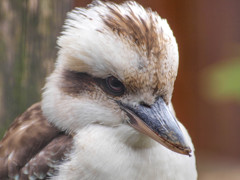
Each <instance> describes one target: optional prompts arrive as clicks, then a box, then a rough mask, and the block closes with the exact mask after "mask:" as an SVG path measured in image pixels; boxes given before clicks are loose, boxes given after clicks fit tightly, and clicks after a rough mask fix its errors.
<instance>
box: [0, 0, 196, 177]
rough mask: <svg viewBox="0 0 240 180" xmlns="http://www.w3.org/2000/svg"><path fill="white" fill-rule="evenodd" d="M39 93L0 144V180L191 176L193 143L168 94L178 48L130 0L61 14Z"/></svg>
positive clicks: (164, 26)
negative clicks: (53, 58)
mask: <svg viewBox="0 0 240 180" xmlns="http://www.w3.org/2000/svg"><path fill="white" fill-rule="evenodd" d="M57 44H58V46H59V51H58V57H57V62H56V66H55V70H54V71H53V73H52V74H51V75H50V76H49V77H48V78H47V82H46V85H45V87H44V90H43V94H42V101H41V102H39V103H37V104H34V105H33V106H31V107H30V108H29V109H28V110H27V111H26V112H24V113H23V114H22V115H21V116H19V117H18V118H17V119H16V120H15V121H14V122H13V124H12V125H11V127H10V128H9V130H8V131H7V133H6V134H5V136H4V138H3V139H2V141H1V142H0V179H1V180H5V179H16V180H18V179H57V180H196V179H197V172H196V165H195V156H194V147H193V144H192V142H191V139H190V136H189V135H188V133H187V131H186V129H185V128H184V126H183V125H182V124H181V123H180V122H179V121H178V120H177V119H176V117H175V113H174V110H173V106H172V103H171V97H172V92H173V86H174V81H175V79H176V76H177V70H178V47H177V43H176V40H175V38H174V36H173V33H172V31H171V29H170V27H169V25H168V23H167V21H166V20H164V19H161V18H160V16H159V15H158V14H157V13H156V12H153V11H152V10H151V9H144V8H143V7H142V6H140V5H139V4H138V3H136V2H133V1H131V2H125V3H123V4H121V5H117V4H115V3H111V2H101V1H94V2H93V3H92V4H90V5H89V6H88V7H87V8H76V9H74V10H73V11H72V12H70V13H69V14H68V17H67V20H66V22H65V25H64V30H63V32H62V34H61V36H60V37H59V39H58V42H57Z"/></svg>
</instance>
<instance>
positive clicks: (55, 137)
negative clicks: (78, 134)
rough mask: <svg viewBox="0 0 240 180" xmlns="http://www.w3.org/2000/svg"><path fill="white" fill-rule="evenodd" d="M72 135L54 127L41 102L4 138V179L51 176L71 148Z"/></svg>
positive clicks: (0, 158)
mask: <svg viewBox="0 0 240 180" xmlns="http://www.w3.org/2000/svg"><path fill="white" fill-rule="evenodd" d="M71 143H72V137H71V136H70V135H65V134H64V133H63V132H60V131H59V130H58V129H56V128H55V127H53V126H52V125H51V124H50V123H49V122H48V121H47V120H46V118H45V117H44V116H43V114H42V110H41V103H36V104H34V105H32V106H31V107H30V108H29V109H28V110H27V111H25V112H24V113H23V114H22V115H21V116H19V117H18V118H17V119H16V120H15V121H14V123H13V124H12V125H11V127H10V128H9V129H8V131H7V133H6V134H5V136H4V138H3V139H2V141H0V179H13V178H17V177H19V178H20V179H28V178H29V177H30V176H33V177H35V178H40V177H41V178H45V177H47V172H50V171H54V164H56V163H59V162H60V161H61V160H63V159H64V153H67V152H68V151H69V150H70V147H71Z"/></svg>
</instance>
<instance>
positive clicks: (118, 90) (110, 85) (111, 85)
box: [106, 76, 125, 96]
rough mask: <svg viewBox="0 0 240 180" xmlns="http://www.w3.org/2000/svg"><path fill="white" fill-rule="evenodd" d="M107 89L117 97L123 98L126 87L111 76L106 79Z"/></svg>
mask: <svg viewBox="0 0 240 180" xmlns="http://www.w3.org/2000/svg"><path fill="white" fill-rule="evenodd" d="M106 87H107V89H108V91H109V92H110V93H112V94H113V95H115V96H121V95H123V93H124V90H125V87H124V85H123V84H122V83H121V82H120V81H119V80H118V79H117V78H115V77H113V76H110V77H108V78H106Z"/></svg>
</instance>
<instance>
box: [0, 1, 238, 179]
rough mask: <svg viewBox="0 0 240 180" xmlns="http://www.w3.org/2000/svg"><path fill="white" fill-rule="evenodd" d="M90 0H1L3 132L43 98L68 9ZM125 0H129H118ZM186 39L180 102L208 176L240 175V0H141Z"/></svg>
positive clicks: (0, 115)
mask: <svg viewBox="0 0 240 180" xmlns="http://www.w3.org/2000/svg"><path fill="white" fill-rule="evenodd" d="M90 2H91V1H90V0H62V1H59V0H51V1H49V0H41V1H39V0H21V1H17V0H0V107H1V108H0V137H2V136H3V134H4V132H5V130H6V129H7V127H9V125H10V124H11V122H12V121H13V120H14V119H15V117H16V116H18V115H20V114H21V113H22V112H23V111H24V110H26V108H27V107H29V106H30V105H31V104H32V103H34V102H37V101H40V100H41V91H42V90H41V89H42V87H43V86H44V82H45V77H46V76H47V75H49V74H50V73H51V71H52V70H53V68H54V62H55V59H56V53H57V48H56V40H57V36H59V35H60V31H61V29H62V24H63V22H64V19H65V17H66V13H67V12H68V11H70V10H71V9H72V8H74V7H75V6H86V4H88V3H90ZM115 2H122V1H120V0H119V1H115ZM137 2H139V3H141V4H142V5H143V6H145V7H151V8H152V9H153V10H155V11H157V12H158V13H159V14H160V16H161V17H163V18H166V19H167V20H168V23H169V24H170V26H171V28H172V29H173V32H174V34H175V36H176V39H177V42H178V45H179V54H180V67H179V74H178V77H177V81H176V84H175V91H174V96H173V104H174V107H175V110H176V113H177V117H178V118H179V120H180V121H181V122H183V124H184V125H185V126H186V127H187V129H188V130H189V133H190V134H191V137H192V139H193V142H194V144H195V148H196V156H197V165H198V171H199V179H200V180H208V179H209V180H214V179H218V180H219V179H221V180H223V179H224V180H234V179H236V180H239V179H240V131H239V128H240V10H239V9H240V1H239V0H211V1H208V0H181V1H179V0H171V1H169V0H148V1H144V0H137Z"/></svg>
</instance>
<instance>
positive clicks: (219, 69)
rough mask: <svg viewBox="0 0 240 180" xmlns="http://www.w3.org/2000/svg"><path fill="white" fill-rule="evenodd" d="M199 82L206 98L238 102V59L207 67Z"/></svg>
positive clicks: (239, 91) (239, 95)
mask: <svg viewBox="0 0 240 180" xmlns="http://www.w3.org/2000/svg"><path fill="white" fill-rule="evenodd" d="M201 82H202V84H201V89H202V90H203V93H204V95H206V96H207V98H210V99H212V100H224V101H226V100H231V101H232V100H234V101H238V102H240V57H238V58H233V59H229V60H228V61H225V62H223V63H219V64H215V65H212V66H210V67H208V68H207V69H206V70H205V71H203V76H202V78H201Z"/></svg>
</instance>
